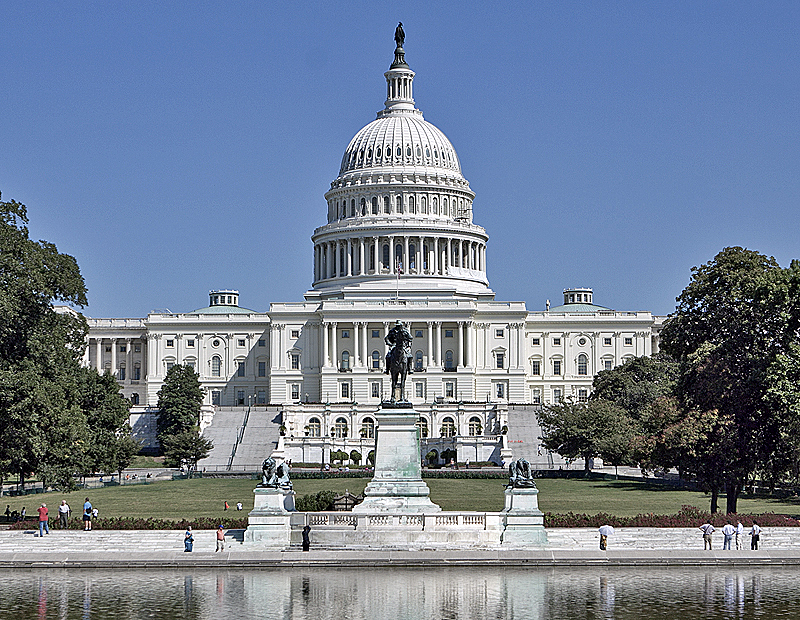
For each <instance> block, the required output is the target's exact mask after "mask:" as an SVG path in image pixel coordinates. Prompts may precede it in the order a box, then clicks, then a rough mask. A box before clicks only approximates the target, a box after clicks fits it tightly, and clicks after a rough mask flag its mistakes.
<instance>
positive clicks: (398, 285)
mask: <svg viewBox="0 0 800 620" xmlns="http://www.w3.org/2000/svg"><path fill="white" fill-rule="evenodd" d="M394 270H395V272H397V287H396V289H395V292H396V295H395V299H397V300H398V301H399V300H400V259H399V258H398V259H396V260H395V266H394Z"/></svg>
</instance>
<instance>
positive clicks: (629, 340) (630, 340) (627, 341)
mask: <svg viewBox="0 0 800 620" xmlns="http://www.w3.org/2000/svg"><path fill="white" fill-rule="evenodd" d="M631 345H633V338H631V337H630V336H625V346H626V347H630V346H631Z"/></svg>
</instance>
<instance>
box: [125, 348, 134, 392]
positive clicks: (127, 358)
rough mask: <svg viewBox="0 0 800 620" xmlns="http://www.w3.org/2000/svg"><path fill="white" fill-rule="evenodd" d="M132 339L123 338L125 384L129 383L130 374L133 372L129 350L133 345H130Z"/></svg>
mask: <svg viewBox="0 0 800 620" xmlns="http://www.w3.org/2000/svg"><path fill="white" fill-rule="evenodd" d="M131 341H132V338H125V382H126V383H130V382H131V373H132V372H133V363H132V361H133V357H132V354H131V349H132V348H133V345H132V344H131Z"/></svg>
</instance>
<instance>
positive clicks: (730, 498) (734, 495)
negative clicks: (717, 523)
mask: <svg viewBox="0 0 800 620" xmlns="http://www.w3.org/2000/svg"><path fill="white" fill-rule="evenodd" d="M740 489H741V487H740V485H739V483H737V482H726V483H725V496H726V498H725V512H727V513H728V514H731V513H735V512H736V502H737V500H738V499H739V491H740Z"/></svg>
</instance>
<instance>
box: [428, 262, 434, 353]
mask: <svg viewBox="0 0 800 620" xmlns="http://www.w3.org/2000/svg"><path fill="white" fill-rule="evenodd" d="M428 264H429V265H430V263H428ZM427 364H428V366H430V367H433V323H432V322H431V321H428V361H427Z"/></svg>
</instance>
